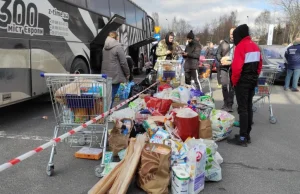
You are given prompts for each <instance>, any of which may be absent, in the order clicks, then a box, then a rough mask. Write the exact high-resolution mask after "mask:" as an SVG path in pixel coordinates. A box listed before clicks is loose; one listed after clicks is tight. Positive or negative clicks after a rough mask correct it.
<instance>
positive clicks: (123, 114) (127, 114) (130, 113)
mask: <svg viewBox="0 0 300 194" xmlns="http://www.w3.org/2000/svg"><path fill="white" fill-rule="evenodd" d="M123 118H130V119H132V120H134V119H135V112H134V110H132V109H131V108H124V109H121V110H118V111H115V112H113V113H112V115H111V116H110V120H113V121H116V120H117V119H119V120H120V119H123Z"/></svg>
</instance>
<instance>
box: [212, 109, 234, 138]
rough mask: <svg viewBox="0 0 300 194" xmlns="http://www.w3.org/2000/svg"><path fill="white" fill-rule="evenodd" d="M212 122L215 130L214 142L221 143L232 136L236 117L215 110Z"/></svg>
mask: <svg viewBox="0 0 300 194" xmlns="http://www.w3.org/2000/svg"><path fill="white" fill-rule="evenodd" d="M210 120H211V124H212V125H211V126H212V130H213V140H215V141H221V140H223V139H225V138H227V137H228V136H229V135H230V133H231V131H232V129H231V127H232V126H233V123H234V120H235V117H234V116H233V115H231V114H229V113H228V112H226V111H222V110H216V109H213V110H212V112H211V117H210Z"/></svg>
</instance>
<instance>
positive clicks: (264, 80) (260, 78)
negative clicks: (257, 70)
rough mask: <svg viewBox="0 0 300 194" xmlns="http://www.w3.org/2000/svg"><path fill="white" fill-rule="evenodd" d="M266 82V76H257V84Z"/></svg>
mask: <svg viewBox="0 0 300 194" xmlns="http://www.w3.org/2000/svg"><path fill="white" fill-rule="evenodd" d="M266 82H267V78H266V77H259V78H258V85H265V84H266Z"/></svg>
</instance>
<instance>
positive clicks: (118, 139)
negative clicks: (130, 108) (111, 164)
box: [108, 119, 133, 156]
mask: <svg viewBox="0 0 300 194" xmlns="http://www.w3.org/2000/svg"><path fill="white" fill-rule="evenodd" d="M123 120H130V121H131V129H129V131H128V135H123V134H122V133H121V127H122V124H120V121H117V122H116V124H115V126H114V128H113V129H112V130H111V132H110V136H109V138H108V144H109V149H110V150H111V151H112V152H113V154H114V156H117V155H118V153H119V152H120V151H121V150H123V149H126V148H127V147H128V144H129V136H130V132H131V130H132V128H133V121H132V120H131V119H122V120H121V122H122V121H123Z"/></svg>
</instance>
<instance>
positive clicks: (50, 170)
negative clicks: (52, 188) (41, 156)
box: [46, 165, 54, 176]
mask: <svg viewBox="0 0 300 194" xmlns="http://www.w3.org/2000/svg"><path fill="white" fill-rule="evenodd" d="M46 173H47V175H48V176H52V175H53V173H54V165H48V166H47V170H46Z"/></svg>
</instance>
